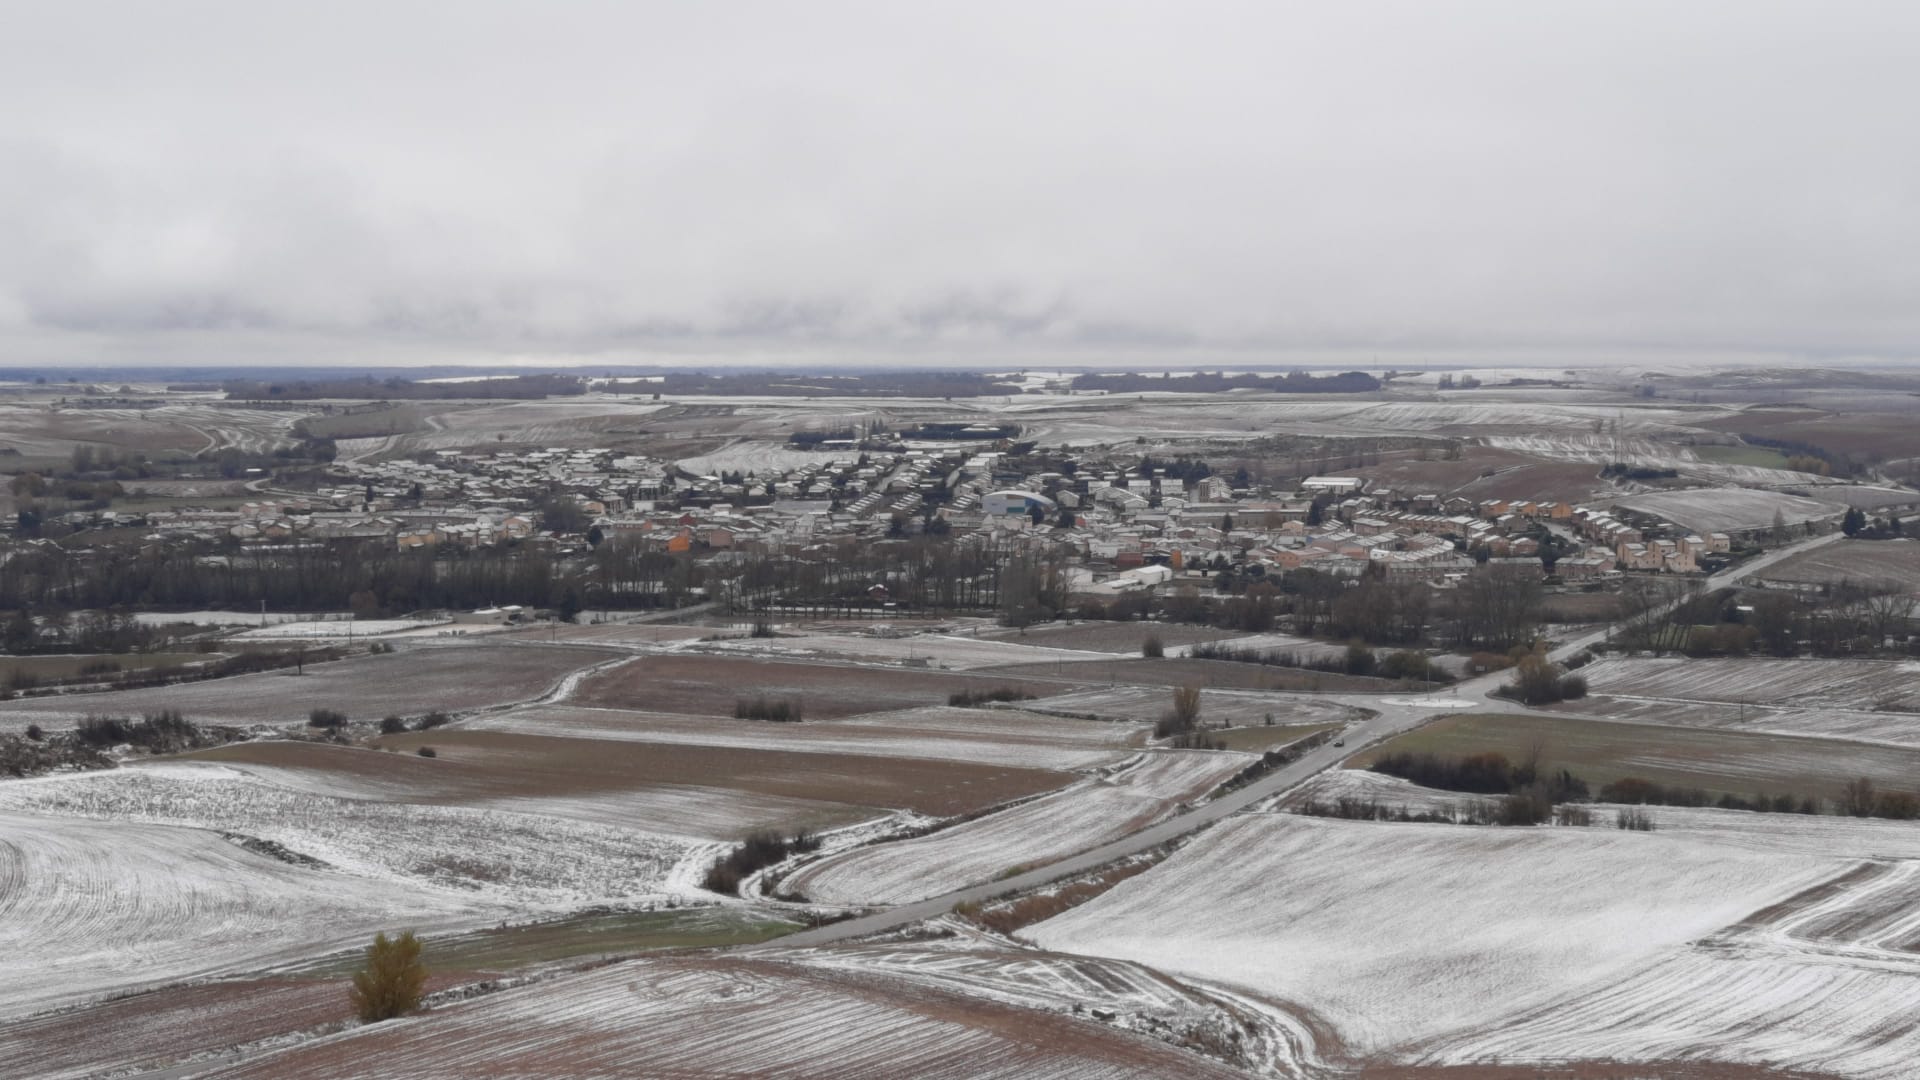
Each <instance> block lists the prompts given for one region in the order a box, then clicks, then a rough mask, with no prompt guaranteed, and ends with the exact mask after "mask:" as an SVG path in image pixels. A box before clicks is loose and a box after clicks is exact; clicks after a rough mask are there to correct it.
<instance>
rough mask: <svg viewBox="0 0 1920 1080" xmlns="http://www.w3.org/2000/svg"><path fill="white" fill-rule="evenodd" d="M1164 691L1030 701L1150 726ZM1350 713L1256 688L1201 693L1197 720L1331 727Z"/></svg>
mask: <svg viewBox="0 0 1920 1080" xmlns="http://www.w3.org/2000/svg"><path fill="white" fill-rule="evenodd" d="M1167 703H1168V691H1166V690H1164V689H1160V688H1157V687H1144V686H1120V687H1114V688H1113V689H1110V690H1083V691H1079V692H1077V693H1072V694H1059V695H1056V696H1054V697H1049V698H1046V699H1044V700H1041V701H1037V702H1030V703H1029V706H1030V707H1031V708H1033V709H1035V710H1037V711H1040V712H1046V713H1053V714H1057V715H1062V716H1098V717H1102V718H1104V719H1110V720H1117V721H1126V722H1131V723H1136V724H1151V723H1153V722H1154V721H1156V720H1158V719H1159V718H1160V716H1161V714H1163V713H1165V712H1166V711H1167V707H1168V705H1167ZM1353 716H1354V711H1353V710H1352V709H1349V708H1347V707H1346V706H1344V705H1341V704H1339V703H1338V702H1333V701H1328V700H1326V699H1325V698H1317V697H1313V696H1311V695H1307V694H1277V693H1272V692H1270V691H1254V690H1202V691H1200V719H1201V721H1202V722H1203V723H1206V724H1220V723H1227V724H1231V725H1233V726H1234V727H1241V726H1244V725H1247V724H1264V723H1266V721H1267V718H1268V717H1272V718H1273V722H1274V723H1275V724H1277V725H1280V726H1283V727H1297V726H1299V725H1302V724H1334V723H1340V722H1343V721H1346V720H1350V719H1352V718H1353Z"/></svg>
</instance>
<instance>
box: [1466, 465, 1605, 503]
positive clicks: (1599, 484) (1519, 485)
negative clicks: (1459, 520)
mask: <svg viewBox="0 0 1920 1080" xmlns="http://www.w3.org/2000/svg"><path fill="white" fill-rule="evenodd" d="M1605 486H1606V482H1605V481H1603V480H1601V479H1600V470H1599V468H1598V467H1597V466H1594V465H1585V464H1567V463H1563V462H1542V463H1540V464H1537V465H1522V466H1520V467H1519V468H1515V469H1502V470H1501V471H1500V472H1498V473H1495V474H1494V475H1492V476H1482V477H1477V478H1475V479H1474V480H1473V481H1472V482H1471V483H1468V484H1464V485H1462V486H1460V487H1459V488H1456V489H1455V490H1454V491H1453V492H1452V494H1455V495H1459V496H1461V497H1463V498H1468V499H1473V500H1474V501H1476V502H1478V501H1479V500H1481V499H1527V500H1542V499H1545V500H1562V499H1564V500H1565V501H1567V502H1569V503H1579V502H1581V501H1582V500H1584V499H1586V498H1588V496H1589V495H1590V494H1591V493H1592V492H1593V491H1594V490H1596V489H1598V488H1603V487H1605Z"/></svg>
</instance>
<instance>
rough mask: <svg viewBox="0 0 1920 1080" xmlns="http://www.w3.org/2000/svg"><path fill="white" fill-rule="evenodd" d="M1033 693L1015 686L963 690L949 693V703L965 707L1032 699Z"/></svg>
mask: <svg viewBox="0 0 1920 1080" xmlns="http://www.w3.org/2000/svg"><path fill="white" fill-rule="evenodd" d="M1032 700H1033V695H1032V694H1029V693H1027V692H1026V691H1025V690H1021V689H1019V688H1018V687H1013V686H1000V687H996V688H994V689H992V690H962V691H960V692H959V693H957V694H948V695H947V704H948V705H954V706H958V707H960V708H963V709H971V708H973V707H975V706H977V705H985V704H988V703H990V702H996V701H1032Z"/></svg>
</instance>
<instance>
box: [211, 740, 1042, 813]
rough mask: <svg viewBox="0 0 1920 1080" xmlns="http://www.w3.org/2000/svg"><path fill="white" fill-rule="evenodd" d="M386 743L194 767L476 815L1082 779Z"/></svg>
mask: <svg viewBox="0 0 1920 1080" xmlns="http://www.w3.org/2000/svg"><path fill="white" fill-rule="evenodd" d="M739 722H740V723H743V724H745V723H752V722H753V721H744V720H743V721H739ZM377 745H379V746H380V747H382V748H389V747H390V748H392V749H394V750H397V751H400V753H392V754H388V753H382V752H380V751H379V750H366V749H356V748H352V747H339V746H330V745H327V744H323V743H296V742H263V743H235V744H231V745H228V746H221V747H215V748H213V749H211V750H202V751H198V752H196V753H193V754H189V755H184V757H185V758H187V759H189V760H199V761H213V762H224V763H228V764H247V765H261V766H272V767H276V768H279V769H287V770H294V771H296V772H298V773H301V774H303V775H304V776H306V777H308V778H310V782H311V783H313V784H315V785H316V790H320V791H332V792H335V793H339V794H348V793H353V794H356V795H360V796H362V797H371V798H381V799H385V800H387V801H393V802H419V803H437V804H458V805H474V804H479V803H497V802H499V801H501V800H509V799H554V800H562V801H564V800H570V799H578V800H591V799H593V798H594V797H596V796H603V795H617V794H620V793H625V792H644V791H647V790H649V789H657V788H679V789H685V788H708V789H719V790H723V791H731V792H736V793H746V794H749V795H765V796H772V797H775V798H778V799H785V800H804V801H806V802H815V803H824V804H830V805H834V806H840V805H846V804H854V805H857V806H862V807H873V808H882V809H895V808H900V809H911V810H916V811H918V812H920V813H924V814H932V815H936V816H942V817H944V816H947V815H950V814H960V813H966V812H969V811H972V810H978V809H981V808H983V807H987V806H992V805H995V804H997V803H1001V802H1005V801H1007V800H1009V799H1016V798H1021V797H1023V796H1027V795H1033V794H1037V793H1039V792H1043V791H1051V790H1053V789H1055V788H1058V787H1060V786H1062V785H1064V784H1066V783H1068V782H1069V781H1071V780H1072V779H1073V778H1072V777H1071V776H1070V775H1067V774H1065V773H1060V772H1053V771H1048V770H1042V769H1024V768H1015V767H1008V766H988V765H969V764H963V763H956V762H948V761H937V760H929V759H910V758H876V757H873V756H871V755H864V754H795V753H789V752H784V751H779V750H763V749H756V748H747V747H717V746H689V745H678V744H670V743H642V742H631V741H618V740H612V739H575V738H555V737H550V736H545V735H524V734H518V733H514V732H505V731H469V730H462V729H459V728H441V729H439V730H436V731H425V732H414V733H409V734H406V735H388V736H382V737H381V738H380V739H378V740H377ZM422 746H431V747H433V749H434V753H435V755H436V756H435V757H432V758H425V757H420V756H419V755H418V754H417V753H415V751H416V750H418V749H419V748H420V747H422ZM284 778H285V777H284V776H281V777H276V779H284ZM862 816H871V815H862Z"/></svg>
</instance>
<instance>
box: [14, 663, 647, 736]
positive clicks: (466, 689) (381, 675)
mask: <svg viewBox="0 0 1920 1080" xmlns="http://www.w3.org/2000/svg"><path fill="white" fill-rule="evenodd" d="M623 655H624V654H621V653H615V652H610V651H608V650H604V649H594V648H588V647H585V646H580V647H566V646H562V647H557V648H556V647H548V646H536V645H530V644H528V645H501V646H491V645H471V644H469V645H457V646H448V647H427V648H420V649H414V650H410V651H405V652H396V653H392V654H389V655H385V656H366V655H363V656H354V657H350V658H348V659H345V660H338V661H333V662H330V663H324V664H309V665H307V666H306V669H305V673H304V674H295V672H294V671H293V670H291V669H281V670H278V671H269V672H263V673H260V674H255V675H236V676H233V677H232V678H226V679H210V680H207V681H205V682H194V683H184V684H180V685H176V686H160V687H151V688H142V689H135V690H115V691H111V692H107V693H99V694H59V695H54V696H50V697H38V698H20V699H18V700H15V701H7V702H0V731H7V730H14V731H17V730H21V729H24V728H25V727H26V726H27V725H28V724H29V723H39V724H42V725H48V724H61V723H65V724H72V723H76V722H78V721H79V720H81V719H83V718H85V717H87V716H90V715H105V716H139V715H141V714H142V713H147V712H157V711H159V710H161V709H178V710H180V712H181V713H182V714H184V715H185V716H186V718H187V719H188V720H191V721H194V722H195V723H215V724H234V725H251V724H287V723H304V722H305V721H306V719H307V715H308V713H309V712H310V711H311V710H313V709H315V708H330V709H339V710H341V711H342V712H345V713H346V714H347V715H348V716H349V717H351V718H352V719H355V720H375V719H379V718H380V717H382V716H386V715H388V714H390V713H398V714H400V715H403V716H419V715H421V714H422V713H425V712H428V711H430V710H433V709H443V710H447V711H460V710H465V709H477V708H483V707H489V706H496V705H509V704H512V703H513V702H516V701H527V700H530V699H532V698H537V697H539V696H541V695H542V694H544V693H546V692H547V691H548V690H549V689H551V688H552V687H553V686H554V685H555V684H556V683H557V682H559V681H560V680H562V679H563V678H565V677H566V676H568V675H569V674H571V673H575V672H579V671H582V670H584V669H587V668H589V667H592V666H593V665H595V664H598V663H601V662H604V661H607V660H609V659H616V658H620V657H622V656H623Z"/></svg>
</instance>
